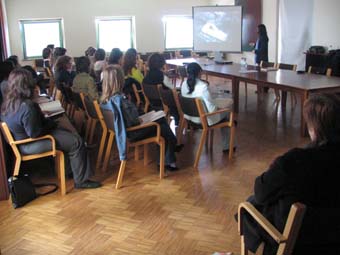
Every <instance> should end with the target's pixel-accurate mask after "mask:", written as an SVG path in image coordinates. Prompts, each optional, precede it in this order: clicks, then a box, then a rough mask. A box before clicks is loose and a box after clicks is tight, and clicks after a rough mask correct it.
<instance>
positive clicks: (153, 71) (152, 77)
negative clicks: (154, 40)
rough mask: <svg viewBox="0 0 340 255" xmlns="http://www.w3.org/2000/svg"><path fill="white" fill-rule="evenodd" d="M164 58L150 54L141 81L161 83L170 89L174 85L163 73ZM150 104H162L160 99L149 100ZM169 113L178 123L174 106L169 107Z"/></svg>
mask: <svg viewBox="0 0 340 255" xmlns="http://www.w3.org/2000/svg"><path fill="white" fill-rule="evenodd" d="M164 65H165V59H164V57H163V56H162V55H161V54H159V53H154V54H152V55H151V56H150V57H149V59H148V67H149V71H148V73H147V74H146V76H145V77H144V80H143V83H145V84H150V85H158V84H162V85H163V88H165V89H172V88H173V87H174V86H173V84H172V82H171V80H170V79H169V77H167V76H166V75H164V73H163V70H164ZM150 103H151V105H152V106H156V107H160V106H162V102H161V100H153V101H151V100H150ZM170 115H171V116H173V117H174V118H175V124H176V125H178V122H179V115H178V111H177V108H176V107H170Z"/></svg>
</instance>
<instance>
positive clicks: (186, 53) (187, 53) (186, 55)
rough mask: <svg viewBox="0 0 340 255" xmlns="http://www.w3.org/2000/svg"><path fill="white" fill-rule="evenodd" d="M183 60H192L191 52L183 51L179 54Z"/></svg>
mask: <svg viewBox="0 0 340 255" xmlns="http://www.w3.org/2000/svg"><path fill="white" fill-rule="evenodd" d="M179 53H180V54H181V55H182V57H183V58H190V57H191V50H181V51H180V52H179Z"/></svg>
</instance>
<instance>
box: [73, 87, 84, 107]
mask: <svg viewBox="0 0 340 255" xmlns="http://www.w3.org/2000/svg"><path fill="white" fill-rule="evenodd" d="M72 98H73V103H74V105H75V106H76V107H77V108H78V109H81V110H83V111H85V107H84V105H83V101H82V100H81V97H80V93H78V92H75V91H72Z"/></svg>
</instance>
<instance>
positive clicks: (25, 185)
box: [8, 175, 58, 209]
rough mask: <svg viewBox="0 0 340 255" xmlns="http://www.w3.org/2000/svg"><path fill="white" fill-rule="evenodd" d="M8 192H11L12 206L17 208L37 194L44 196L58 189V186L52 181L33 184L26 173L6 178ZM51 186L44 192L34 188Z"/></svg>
mask: <svg viewBox="0 0 340 255" xmlns="http://www.w3.org/2000/svg"><path fill="white" fill-rule="evenodd" d="M8 185H9V192H10V194H11V199H12V205H13V207H14V208H15V209H16V208H19V207H22V206H24V205H25V204H27V203H28V202H30V201H32V200H34V199H36V198H37V197H39V196H45V195H47V194H50V193H52V192H54V191H56V190H57V189H58V186H57V185H56V184H54V183H41V184H33V183H32V181H31V179H30V178H29V177H28V175H18V176H12V177H10V178H9V179H8ZM45 186H52V187H54V188H53V189H52V190H49V191H47V192H45V193H37V192H36V191H35V188H40V187H45Z"/></svg>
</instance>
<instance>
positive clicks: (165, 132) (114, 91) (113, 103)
mask: <svg viewBox="0 0 340 255" xmlns="http://www.w3.org/2000/svg"><path fill="white" fill-rule="evenodd" d="M123 85H124V74H123V70H122V69H121V68H120V67H119V66H117V65H109V66H108V67H107V68H105V69H104V71H103V93H102V97H101V102H102V105H101V107H103V108H104V109H108V110H112V111H115V112H114V114H115V115H117V116H121V115H122V116H123V122H120V123H119V125H120V127H122V126H123V127H124V128H128V127H130V126H136V125H139V124H140V120H139V119H138V110H137V108H136V106H135V105H134V104H132V103H131V102H126V104H128V103H130V104H129V107H130V111H129V112H127V111H126V110H125V108H124V107H123V106H122V104H123V103H121V105H118V106H117V104H119V103H117V102H122V101H123V100H127V101H128V99H127V98H126V97H125V96H124V94H123ZM114 109H116V110H114ZM117 111H119V112H117ZM120 113H121V115H120ZM132 115H133V116H132ZM127 119H129V120H132V121H133V122H134V123H128V121H127ZM120 121H122V120H120ZM115 122H117V120H115ZM156 122H157V123H159V124H160V127H161V136H162V137H163V138H164V140H165V166H166V169H168V170H170V171H175V170H178V168H177V166H176V156H175V150H176V143H177V140H176V137H175V135H174V134H173V132H172V131H171V129H170V127H169V125H168V123H167V121H166V119H165V118H161V119H159V120H157V121H156ZM155 132H156V130H155V129H154V128H145V129H143V130H141V131H140V130H139V131H131V132H128V133H127V134H126V135H127V137H128V138H130V139H133V140H138V139H144V138H146V137H148V136H152V135H154V134H155ZM116 133H118V132H117V131H116ZM122 137H123V139H122ZM116 139H122V141H117V146H118V149H119V154H120V155H121V159H124V158H122V157H124V156H123V155H125V153H126V152H125V150H126V148H125V143H124V141H125V140H126V136H125V135H124V130H123V132H122V134H118V135H116ZM124 148H125V149H124Z"/></svg>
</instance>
